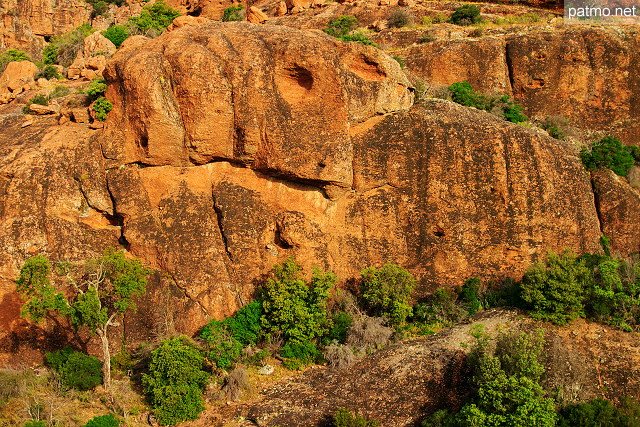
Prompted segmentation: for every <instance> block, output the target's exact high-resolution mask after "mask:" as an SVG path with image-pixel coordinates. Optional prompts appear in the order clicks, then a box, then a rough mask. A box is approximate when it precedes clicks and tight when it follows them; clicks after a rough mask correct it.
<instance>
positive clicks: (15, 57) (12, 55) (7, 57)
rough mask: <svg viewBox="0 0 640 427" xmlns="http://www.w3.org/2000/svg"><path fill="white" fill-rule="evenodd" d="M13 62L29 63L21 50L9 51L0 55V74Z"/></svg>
mask: <svg viewBox="0 0 640 427" xmlns="http://www.w3.org/2000/svg"><path fill="white" fill-rule="evenodd" d="M15 61H30V59H29V56H27V54H26V53H25V52H23V51H21V50H17V49H9V50H7V51H5V52H4V53H3V54H2V55H0V73H2V72H3V71H4V69H5V68H7V65H8V64H9V62H15Z"/></svg>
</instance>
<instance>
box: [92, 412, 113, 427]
mask: <svg viewBox="0 0 640 427" xmlns="http://www.w3.org/2000/svg"><path fill="white" fill-rule="evenodd" d="M119 425H120V421H119V420H118V419H117V418H116V417H115V416H114V415H113V414H107V415H99V416H97V417H93V418H92V419H90V420H89V422H87V423H86V424H85V425H84V427H118V426H119Z"/></svg>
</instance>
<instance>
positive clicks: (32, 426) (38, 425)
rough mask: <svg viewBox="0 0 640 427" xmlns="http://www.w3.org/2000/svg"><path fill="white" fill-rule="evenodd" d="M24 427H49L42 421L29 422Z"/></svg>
mask: <svg viewBox="0 0 640 427" xmlns="http://www.w3.org/2000/svg"><path fill="white" fill-rule="evenodd" d="M24 427H47V423H46V422H45V421H42V420H38V421H27V422H26V423H24Z"/></svg>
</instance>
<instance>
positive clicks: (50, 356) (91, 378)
mask: <svg viewBox="0 0 640 427" xmlns="http://www.w3.org/2000/svg"><path fill="white" fill-rule="evenodd" d="M45 361H46V362H47V364H48V365H49V366H50V367H51V368H52V369H53V370H54V371H56V372H57V373H58V374H59V375H60V380H61V381H62V383H63V384H64V385H66V386H67V387H69V388H75V389H78V390H91V389H92V388H94V387H96V386H98V385H100V384H102V362H101V361H100V360H98V358H97V357H95V356H89V355H88V354H84V353H81V352H78V351H74V350H73V349H71V348H69V347H66V348H64V349H62V350H58V351H56V352H52V353H47V354H46V355H45Z"/></svg>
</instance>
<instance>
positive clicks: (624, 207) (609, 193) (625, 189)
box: [592, 171, 640, 255]
mask: <svg viewBox="0 0 640 427" xmlns="http://www.w3.org/2000/svg"><path fill="white" fill-rule="evenodd" d="M592 179H593V187H594V191H595V195H596V203H597V207H598V215H599V217H600V221H601V222H602V233H603V234H604V235H605V236H607V237H608V238H609V239H610V240H611V250H612V252H613V253H614V254H623V255H627V254H634V253H635V254H637V253H640V233H638V230H640V214H639V213H640V192H639V191H638V190H637V189H634V188H632V187H631V186H630V185H629V182H628V181H627V179H625V178H621V177H619V176H617V175H616V174H614V173H613V172H611V171H597V172H594V173H593V178H592Z"/></svg>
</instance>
